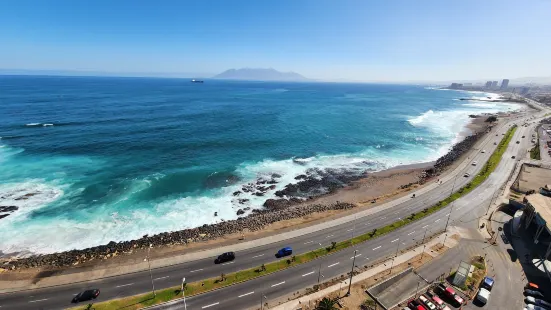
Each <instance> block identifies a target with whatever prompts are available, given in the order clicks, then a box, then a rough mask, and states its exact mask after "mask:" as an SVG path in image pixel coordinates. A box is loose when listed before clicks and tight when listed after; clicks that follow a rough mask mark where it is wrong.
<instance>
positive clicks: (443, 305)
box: [429, 294, 451, 310]
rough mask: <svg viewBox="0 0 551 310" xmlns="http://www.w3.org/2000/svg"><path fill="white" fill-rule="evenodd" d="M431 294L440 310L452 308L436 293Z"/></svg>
mask: <svg viewBox="0 0 551 310" xmlns="http://www.w3.org/2000/svg"><path fill="white" fill-rule="evenodd" d="M429 296H430V298H431V299H432V301H433V302H434V304H435V305H436V308H438V309H440V310H451V309H450V307H448V305H446V303H445V302H444V301H443V300H442V299H440V297H438V296H436V295H434V294H429Z"/></svg>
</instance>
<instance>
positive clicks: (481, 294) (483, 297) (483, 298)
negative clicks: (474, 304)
mask: <svg viewBox="0 0 551 310" xmlns="http://www.w3.org/2000/svg"><path fill="white" fill-rule="evenodd" d="M476 299H477V300H478V301H480V302H481V303H483V304H486V303H487V302H488V299H490V291H488V290H487V289H485V288H480V290H478V294H477V295H476Z"/></svg>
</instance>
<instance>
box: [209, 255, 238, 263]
mask: <svg viewBox="0 0 551 310" xmlns="http://www.w3.org/2000/svg"><path fill="white" fill-rule="evenodd" d="M234 259H235V253H234V252H226V253H223V254H221V255H220V256H218V257H217V258H216V259H215V260H214V263H215V264H222V263H225V262H231V261H232V260H234Z"/></svg>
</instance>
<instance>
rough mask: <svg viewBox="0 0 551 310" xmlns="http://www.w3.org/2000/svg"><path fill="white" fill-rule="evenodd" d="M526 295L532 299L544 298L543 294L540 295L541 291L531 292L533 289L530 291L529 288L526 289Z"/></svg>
mask: <svg viewBox="0 0 551 310" xmlns="http://www.w3.org/2000/svg"><path fill="white" fill-rule="evenodd" d="M524 295H526V296H532V297H536V298H544V296H543V294H542V293H540V292H539V291H537V290H531V289H528V288H525V289H524Z"/></svg>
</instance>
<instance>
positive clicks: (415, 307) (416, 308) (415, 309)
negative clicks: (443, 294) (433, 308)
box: [408, 299, 429, 310]
mask: <svg viewBox="0 0 551 310" xmlns="http://www.w3.org/2000/svg"><path fill="white" fill-rule="evenodd" d="M408 307H409V308H411V309H412V310H429V309H427V308H426V307H425V306H423V305H422V304H421V303H420V302H418V301H417V300H415V299H412V300H410V301H409V302H408Z"/></svg>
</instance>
